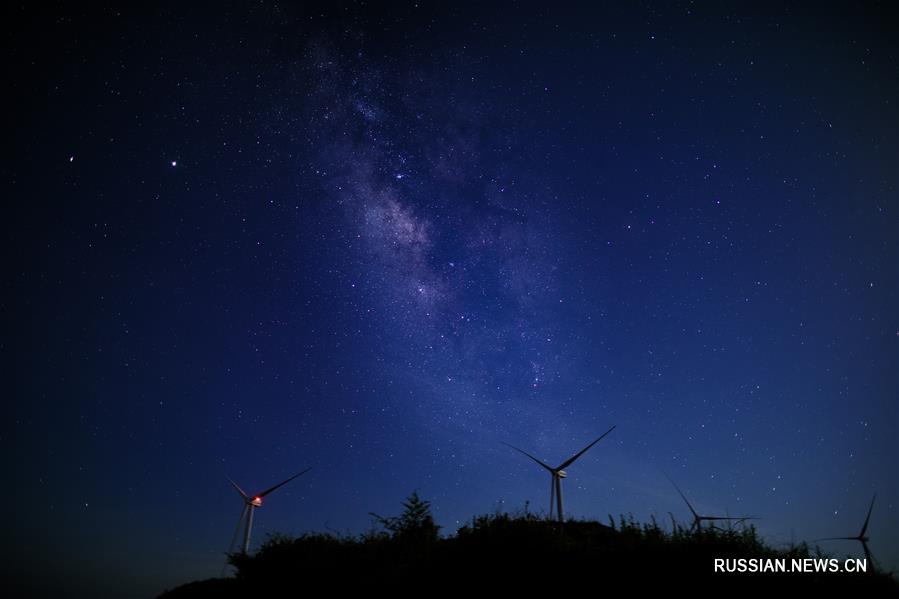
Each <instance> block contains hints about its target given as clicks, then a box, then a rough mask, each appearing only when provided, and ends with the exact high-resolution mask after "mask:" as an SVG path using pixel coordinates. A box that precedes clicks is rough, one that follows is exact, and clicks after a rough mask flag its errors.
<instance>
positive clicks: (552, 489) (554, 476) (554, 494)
mask: <svg viewBox="0 0 899 599" xmlns="http://www.w3.org/2000/svg"><path fill="white" fill-rule="evenodd" d="M613 430H615V427H614V426H613V427H612V428H610V429H609V430H607V431H606V432H604V433H603V434H602V435H601V436H600V437H599V438H598V439H596V440H595V441H593V443H591V444H590V445H588V446H587V447H585V448H583V449H582V450H580V451H579V452H577V453H576V454H574V455H573V456H571V457H570V458H568V459H567V460H565V461H564V462H562V463H561V464H559V465H558V466H557V467H555V468H553V467H551V466H549V465H548V464H546V463H545V462H543V461H541V460H538V459H537V458H535V457H534V456H532V455H531V454H529V453H528V452H526V451H525V450H523V449H519V448H517V447H515V446H514V445H509V444H508V443H503V445H505V446H506V447H511V448H512V449H514V450H515V451H518V452H520V453H523V454H524V455H526V456H527V457H529V458H531V459H532V460H534V461H535V462H537V463H538V464H540V466H542V467H543V468H546V469H547V470H549V474H550V484H549V517H550V518H552V517H553V502H555V504H556V512H557V515H558V518H559V523H560V524H561V523H562V522H564V520H565V518H564V516H563V512H562V479H563V478H565V477H566V476H568V474H567V473H566V472H565V470H564V468H567V467H568V466H571V465H572V464H573V463H574V461H575V460H576V459H578V458H579V457H581V456H582V455H583V454H584V452H586V451H587V450H588V449H590V448H591V447H593V446H594V445H596V444H597V443H599V442H600V441H602V439H603V437H605V436H606V435H608V434H609V433H611V432H612V431H613Z"/></svg>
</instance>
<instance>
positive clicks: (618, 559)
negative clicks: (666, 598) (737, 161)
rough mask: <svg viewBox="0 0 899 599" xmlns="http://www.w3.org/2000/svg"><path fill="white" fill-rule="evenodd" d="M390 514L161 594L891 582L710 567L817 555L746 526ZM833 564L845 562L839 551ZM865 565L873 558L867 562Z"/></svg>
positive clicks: (282, 539) (864, 587) (889, 583)
mask: <svg viewBox="0 0 899 599" xmlns="http://www.w3.org/2000/svg"><path fill="white" fill-rule="evenodd" d="M403 507H404V509H403V512H402V513H401V514H400V515H399V516H395V517H383V516H379V515H377V514H372V516H373V518H374V519H375V521H376V523H377V524H378V525H380V527H381V530H378V529H373V530H371V531H369V532H367V533H364V534H362V535H359V536H340V535H334V534H323V533H307V534H303V535H300V536H299V537H289V536H285V535H271V536H269V538H268V539H267V540H266V542H265V543H264V544H263V545H262V546H261V547H260V548H259V550H258V551H257V552H256V553H255V554H253V555H242V554H231V555H230V556H229V561H230V563H231V565H232V566H234V569H235V575H234V577H233V578H228V579H210V580H207V581H201V582H194V583H190V584H187V585H184V586H181V587H178V588H177V589H174V590H172V591H169V592H167V593H165V594H164V595H163V597H165V598H166V599H172V598H178V597H200V596H215V597H230V596H234V597H236V596H246V595H249V594H252V593H258V592H270V591H277V592H278V593H279V596H285V595H287V596H289V595H293V594H300V593H307V592H308V591H309V590H311V589H312V588H321V585H325V586H326V588H328V589H329V590H348V589H355V590H363V589H364V590H367V591H378V592H397V591H405V592H416V593H420V594H423V595H425V594H427V595H430V594H433V593H435V592H438V591H446V590H454V591H455V592H468V591H472V592H477V591H479V590H483V589H484V588H485V587H490V588H494V589H505V590H511V589H518V590H526V591H532V590H534V589H535V588H544V587H557V586H559V585H564V586H568V585H571V584H578V585H579V586H580V585H582V584H583V585H588V586H587V588H594V589H597V591H599V590H602V589H610V588H622V587H623V588H626V589H628V590H629V591H658V590H665V591H670V590H673V589H681V590H683V589H688V590H690V589H692V590H695V591H705V592H709V591H743V592H745V591H747V590H768V589H770V590H777V591H784V590H819V591H820V590H827V591H829V592H833V591H834V590H840V589H845V590H852V591H854V592H866V593H872V592H878V591H883V592H884V593H890V594H894V593H895V592H896V591H897V590H899V585H897V584H896V581H895V580H894V579H893V578H891V577H890V576H889V575H886V574H883V573H874V572H868V573H866V574H862V573H830V572H828V573H808V572H806V573H774V572H762V573H715V572H714V571H713V564H714V559H715V558H728V559H739V558H755V559H758V558H772V559H777V558H783V559H786V560H788V561H789V560H792V559H794V558H796V559H805V558H818V559H825V558H827V557H828V556H825V555H823V554H821V553H820V552H818V551H817V550H816V551H815V552H812V551H811V550H810V549H809V547H808V546H807V545H806V544H804V543H803V544H800V545H796V546H792V547H790V548H787V549H774V548H772V547H769V546H768V545H766V544H765V543H764V542H763V541H762V540H761V539H760V538H759V536H758V534H757V532H756V529H755V528H754V527H753V526H751V525H740V526H733V527H728V528H714V527H704V528H700V529H693V528H692V527H687V526H683V525H680V524H678V523H676V522H672V524H671V527H670V530H667V529H666V528H663V527H662V526H661V525H660V524H659V523H658V522H657V521H656V520H655V519H652V520H651V521H650V522H649V523H639V522H637V521H635V520H634V519H633V517H624V516H622V517H620V518H619V519H618V521H617V522H616V521H615V520H614V519H612V517H611V516H610V517H609V521H608V524H601V523H599V522H596V521H586V520H572V521H568V522H566V523H565V525H564V528H561V529H560V527H559V525H558V524H557V523H553V522H548V521H547V520H545V519H543V518H542V517H539V516H538V515H535V514H533V513H529V512H527V511H525V512H522V513H516V514H508V513H500V512H497V513H494V514H490V515H485V516H478V517H475V518H473V519H472V521H471V522H469V523H468V524H466V525H465V526H462V527H461V528H460V529H459V530H458V532H457V533H456V534H455V535H454V536H449V537H445V538H441V537H440V536H439V534H438V533H439V527H438V526H437V525H436V524H435V523H434V519H433V517H432V516H431V512H430V505H429V503H428V502H427V501H424V500H422V499H421V498H420V497H419V496H418V494H417V493H413V494H412V495H411V496H410V497H409V499H408V500H407V501H406V502H405V503H404V504H403ZM840 562H842V560H840ZM869 567H870V566H869Z"/></svg>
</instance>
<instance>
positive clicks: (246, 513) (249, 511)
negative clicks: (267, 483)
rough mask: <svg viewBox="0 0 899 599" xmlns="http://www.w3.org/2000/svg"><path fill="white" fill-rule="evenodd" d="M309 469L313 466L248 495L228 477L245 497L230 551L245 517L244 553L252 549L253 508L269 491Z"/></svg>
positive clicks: (258, 504)
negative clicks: (259, 491)
mask: <svg viewBox="0 0 899 599" xmlns="http://www.w3.org/2000/svg"><path fill="white" fill-rule="evenodd" d="M309 470H311V468H306V469H305V470H303V471H302V472H299V473H297V474H294V475H293V476H291V477H290V478H288V479H287V480H285V481H282V482H280V483H278V484H277V485H275V486H274V487H271V488H269V489H266V490H265V491H262V492H261V493H256V494H255V495H247V494H246V493H244V492H243V489H241V488H240V487H238V486H237V483H236V482H234V481H233V480H231V479H230V478H229V479H228V480H229V481H230V482H231V484H232V485H233V486H234V488H235V489H237V492H238V493H240V496H241V498H243V509H242V510H241V512H240V518H238V519H237V526H236V527H235V528H234V535H233V536H232V537H231V545H229V547H228V553H230V552H231V549H232V548H233V547H234V541H235V540H236V539H237V533H238V532H239V531H240V524H241V522H244V518H246V522H245V526H244V533H243V553H244V554H246V552H247V551H249V549H250V532H252V530H253V510H255V509H256V508H258V507H261V506H262V498H263V497H265V496H266V495H268V494H269V493H271V492H272V491H274V490H275V489H277V488H279V487H282V486H284V485H286V484H287V483H289V482H290V481H292V480H293V479H295V478H296V477H298V476H300V475H303V474H306V473H307V472H309Z"/></svg>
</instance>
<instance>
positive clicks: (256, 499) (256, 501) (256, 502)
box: [247, 497, 262, 507]
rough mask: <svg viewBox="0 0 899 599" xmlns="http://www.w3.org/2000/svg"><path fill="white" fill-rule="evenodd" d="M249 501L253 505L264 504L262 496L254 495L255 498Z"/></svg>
mask: <svg viewBox="0 0 899 599" xmlns="http://www.w3.org/2000/svg"><path fill="white" fill-rule="evenodd" d="M247 503H249V504H250V505H252V506H253V507H260V506H261V505H262V497H254V498H253V499H251V500H249V501H248V502H247Z"/></svg>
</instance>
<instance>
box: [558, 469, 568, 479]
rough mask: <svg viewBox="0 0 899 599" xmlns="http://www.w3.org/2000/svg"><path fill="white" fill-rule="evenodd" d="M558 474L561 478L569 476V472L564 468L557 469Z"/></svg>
mask: <svg viewBox="0 0 899 599" xmlns="http://www.w3.org/2000/svg"><path fill="white" fill-rule="evenodd" d="M556 476H558V477H559V478H565V477H567V476H568V473H567V472H565V471H564V470H556Z"/></svg>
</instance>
